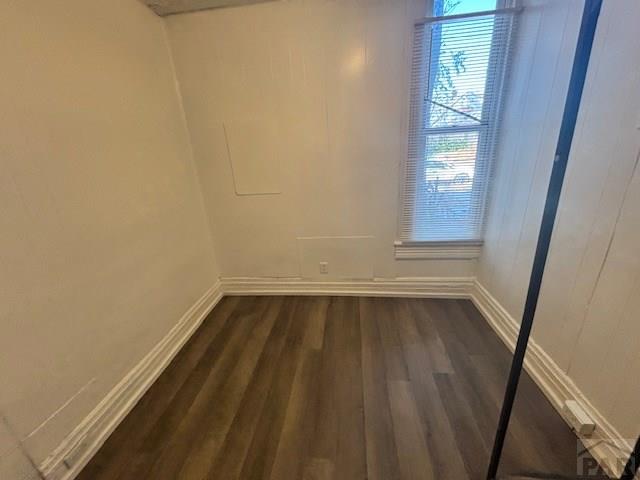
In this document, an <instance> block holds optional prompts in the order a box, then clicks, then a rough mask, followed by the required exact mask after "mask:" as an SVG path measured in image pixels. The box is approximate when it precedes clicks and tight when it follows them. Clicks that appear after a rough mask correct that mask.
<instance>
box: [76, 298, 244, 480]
mask: <svg viewBox="0 0 640 480" xmlns="http://www.w3.org/2000/svg"><path fill="white" fill-rule="evenodd" d="M238 303H239V298H237V297H227V298H223V299H222V300H221V301H220V303H219V304H218V305H217V306H216V308H215V309H214V310H213V311H212V312H211V313H210V314H209V315H208V317H207V318H206V319H205V320H204V321H203V323H202V326H201V327H200V328H199V329H198V331H197V332H196V333H195V334H194V335H193V336H192V337H191V339H190V340H189V341H188V342H187V343H186V344H185V346H184V347H183V348H182V350H181V351H180V352H178V354H177V355H176V357H175V358H174V360H173V361H172V362H171V364H170V365H169V366H168V367H167V369H166V370H165V371H164V372H163V374H162V375H161V376H160V377H159V378H158V379H157V380H156V382H155V383H154V384H153V385H152V386H151V388H150V389H149V391H148V392H147V393H146V395H145V396H144V397H143V398H142V399H141V400H140V402H139V403H138V404H137V405H136V406H135V407H134V409H133V410H132V411H131V412H130V413H129V415H128V416H127V421H125V422H122V423H121V424H120V425H119V426H118V428H117V429H116V430H115V431H114V432H113V433H112V434H111V436H110V437H109V439H108V440H107V442H106V443H105V444H104V445H103V446H102V448H101V449H100V455H97V456H96V457H94V459H93V460H92V461H91V462H90V463H89V464H88V465H87V466H86V467H85V468H84V470H83V471H82V472H81V473H80V475H79V476H78V477H77V478H78V479H79V480H106V479H114V478H118V476H119V475H120V473H121V472H122V471H123V470H124V469H125V468H126V467H127V465H130V464H131V455H132V454H133V452H135V451H137V450H138V449H139V448H140V444H141V443H142V441H143V439H144V438H145V437H146V436H147V434H148V432H149V430H150V429H151V428H152V427H153V426H154V425H155V422H156V421H157V419H158V417H159V416H160V415H161V414H162V413H163V412H165V411H166V410H167V408H170V404H171V403H172V402H173V401H174V398H175V396H176V395H177V393H178V392H179V391H181V390H182V387H183V385H184V383H185V381H186V380H187V379H188V378H189V376H190V374H191V373H192V371H193V369H194V368H195V367H196V365H197V364H198V363H199V361H200V360H201V359H202V357H203V355H205V354H206V352H207V348H208V347H209V346H210V345H211V344H212V342H214V341H215V339H216V337H217V336H218V334H219V333H220V331H221V329H222V327H223V326H224V325H225V323H226V322H227V320H228V319H229V317H230V316H231V315H232V313H233V312H234V311H235V309H236V308H237V306H238Z"/></svg>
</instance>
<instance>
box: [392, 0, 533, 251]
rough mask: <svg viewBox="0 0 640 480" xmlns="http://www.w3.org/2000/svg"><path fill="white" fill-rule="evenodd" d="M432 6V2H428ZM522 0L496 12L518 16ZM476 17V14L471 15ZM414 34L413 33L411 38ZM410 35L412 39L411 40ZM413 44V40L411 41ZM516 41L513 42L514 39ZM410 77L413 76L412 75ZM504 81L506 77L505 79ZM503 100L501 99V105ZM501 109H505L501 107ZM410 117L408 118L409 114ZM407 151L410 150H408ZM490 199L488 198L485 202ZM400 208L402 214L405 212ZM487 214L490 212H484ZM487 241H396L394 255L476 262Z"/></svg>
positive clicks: (403, 168) (506, 0) (404, 173)
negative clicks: (511, 13) (512, 13)
mask: <svg viewBox="0 0 640 480" xmlns="http://www.w3.org/2000/svg"><path fill="white" fill-rule="evenodd" d="M428 3H429V4H431V3H432V2H428ZM519 3H520V2H519V0H498V2H497V5H496V9H495V10H493V11H494V12H505V11H513V12H515V13H521V12H522V11H523V10H524V8H523V7H522V6H520V5H519ZM471 16H473V14H471ZM431 18H432V17H430V16H425V17H424V18H421V19H419V20H417V21H415V22H414V23H413V24H414V25H415V24H418V23H422V22H424V21H428V20H429V19H431ZM412 34H413V32H412V33H411V35H412ZM411 35H410V38H411ZM409 41H410V40H409ZM512 41H513V40H512ZM412 66H413V65H412V58H411V55H408V58H407V72H409V71H410V69H411V68H412ZM408 77H409V75H408ZM502 80H503V81H504V80H505V78H504V77H503V79H502ZM407 86H409V82H407ZM406 93H407V95H410V93H409V89H407V92H406ZM501 101H503V99H502V98H501V99H500V102H501ZM499 108H502V107H501V106H500V107H499ZM407 117H408V115H407ZM409 128H410V125H409V122H407V123H406V132H405V138H406V144H405V147H408V143H409V141H408V133H409ZM405 151H406V149H405ZM406 162H407V159H406V157H405V156H403V159H402V161H401V162H400V172H401V175H400V176H399V178H400V188H399V191H398V193H399V206H400V205H402V201H403V198H404V195H405V194H406V188H407V177H408V176H409V175H410V172H409V169H408V168H407V163H406ZM485 200H486V199H485ZM401 208H402V207H400V208H399V211H401ZM482 208H483V209H485V208H486V205H483V207H482ZM483 214H486V213H483ZM400 229H401V216H400V215H398V221H397V232H398V237H399V236H400ZM483 244H484V241H483V240H477V241H459V240H449V241H438V242H435V241H408V240H404V241H403V240H396V241H394V256H395V259H396V260H420V259H450V260H473V259H477V258H479V257H480V255H481V253H482V247H483Z"/></svg>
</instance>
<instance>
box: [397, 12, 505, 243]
mask: <svg viewBox="0 0 640 480" xmlns="http://www.w3.org/2000/svg"><path fill="white" fill-rule="evenodd" d="M498 1H499V0H498ZM434 2H435V3H434V8H433V14H434V16H432V17H427V18H425V19H424V20H422V21H420V22H418V23H417V24H416V26H415V33H414V43H413V50H412V55H413V57H412V69H411V86H410V120H409V149H408V157H407V162H406V172H405V175H406V176H405V184H404V192H403V203H402V212H401V220H400V240H401V242H399V243H400V244H412V243H413V244H415V243H416V242H434V243H437V242H459V243H462V244H467V245H468V244H474V243H475V244H479V243H480V242H481V241H482V233H483V227H484V218H485V206H486V204H487V197H488V194H489V190H490V179H491V172H492V164H493V157H494V152H495V145H496V141H497V134H498V126H499V113H500V100H501V97H502V91H503V88H504V84H505V77H506V72H507V67H508V57H509V50H510V46H511V36H512V31H513V28H514V21H515V12H516V9H515V8H498V9H496V7H500V6H501V4H498V5H496V0H434Z"/></svg>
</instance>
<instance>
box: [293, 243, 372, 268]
mask: <svg viewBox="0 0 640 480" xmlns="http://www.w3.org/2000/svg"><path fill="white" fill-rule="evenodd" d="M373 240H374V237H371V236H344V237H298V239H297V241H298V255H299V260H300V276H301V277H302V278H373V262H372V261H371V258H372V255H373V253H372V252H373Z"/></svg>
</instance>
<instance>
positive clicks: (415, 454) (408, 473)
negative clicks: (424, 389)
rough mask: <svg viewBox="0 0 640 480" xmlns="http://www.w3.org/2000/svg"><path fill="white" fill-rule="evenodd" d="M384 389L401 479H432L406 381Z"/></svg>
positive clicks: (420, 427)
mask: <svg viewBox="0 0 640 480" xmlns="http://www.w3.org/2000/svg"><path fill="white" fill-rule="evenodd" d="M388 390H389V400H390V403H391V413H392V416H393V425H394V429H393V432H394V435H395V440H396V445H397V452H398V458H399V463H400V472H401V474H402V478H403V480H433V479H435V478H436V477H435V475H434V472H433V468H432V464H431V454H430V452H429V450H428V449H427V444H426V442H425V437H424V433H423V431H422V424H421V422H420V418H419V416H418V409H417V408H416V404H415V399H414V398H413V393H412V391H411V387H410V384H409V382H402V381H394V382H391V383H390V384H389V388H388Z"/></svg>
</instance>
